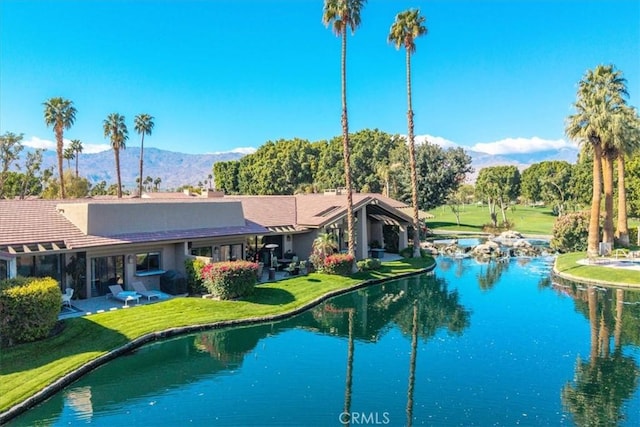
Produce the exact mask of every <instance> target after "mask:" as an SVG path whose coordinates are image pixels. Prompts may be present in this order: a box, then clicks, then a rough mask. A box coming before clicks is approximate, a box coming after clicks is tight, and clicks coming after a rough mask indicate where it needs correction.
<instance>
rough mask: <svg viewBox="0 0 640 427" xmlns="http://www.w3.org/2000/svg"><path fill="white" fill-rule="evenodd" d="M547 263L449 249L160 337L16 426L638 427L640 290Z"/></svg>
mask: <svg viewBox="0 0 640 427" xmlns="http://www.w3.org/2000/svg"><path fill="white" fill-rule="evenodd" d="M550 267H551V260H550V259H547V258H538V259H519V260H515V259H514V260H511V261H510V262H506V263H497V264H496V263H492V264H478V263H477V262H476V261H474V260H472V259H463V260H453V259H447V258H439V259H438V268H437V269H436V271H435V275H431V276H429V275H422V276H417V277H413V278H409V279H403V280H396V281H392V282H387V283H385V284H382V285H378V286H373V287H370V288H367V289H365V290H360V291H356V292H353V293H350V294H347V295H344V296H341V297H338V298H334V299H332V300H330V301H328V302H326V303H324V304H322V305H321V306H318V307H316V308H314V309H313V310H310V311H308V312H306V313H303V314H302V315H299V316H296V317H295V318H292V319H289V320H287V321H283V322H277V323H271V324H266V325H260V326H254V327H246V328H236V329H223V330H212V331H208V332H202V333H198V334H195V335H188V336H184V337H180V338H177V339H172V340H168V341H164V342H159V343H154V344H152V345H148V346H146V347H143V348H141V349H139V350H138V351H137V352H136V353H135V354H133V355H130V356H126V357H122V358H120V359H119V360H116V361H113V362H111V363H109V364H108V365H105V366H103V367H101V368H100V369H98V370H96V371H94V372H93V373H91V374H90V375H88V376H86V377H85V378H83V379H81V380H80V381H78V382H77V383H74V384H73V385H71V386H69V387H68V388H66V389H65V390H63V391H62V392H60V393H58V394H57V395H56V396H54V397H52V398H51V399H49V400H48V401H47V402H45V403H43V404H42V405H40V406H38V407H36V408H34V409H32V410H30V411H29V412H27V413H26V414H24V415H22V416H21V417H19V418H17V419H15V420H14V421H13V423H12V425H84V424H94V425H104V426H119V425H135V426H145V425H149V426H165V425H171V426H176V425H186V424H189V425H197V426H200V425H207V426H210V425H242V426H246V425H261V426H262V425H278V426H279V425H292V426H294V425H295V426H300V425H318V426H331V425H336V426H339V425H341V424H342V423H343V422H347V421H350V422H351V425H411V424H413V425H435V426H454V425H464V426H489V425H554V426H555V425H580V426H582V425H603V426H611V425H624V426H637V425H640V390H639V388H640V387H639V386H638V378H639V377H640V292H637V291H629V290H616V289H605V288H587V287H585V286H582V285H575V284H571V283H562V284H558V283H556V284H552V282H551V280H550V276H549V271H550Z"/></svg>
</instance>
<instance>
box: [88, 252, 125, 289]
mask: <svg viewBox="0 0 640 427" xmlns="http://www.w3.org/2000/svg"><path fill="white" fill-rule="evenodd" d="M123 277H124V256H123V255H119V256H107V257H99V258H92V259H91V296H92V297H97V296H100V295H106V294H107V293H109V292H110V290H109V286H111V285H122V284H123Z"/></svg>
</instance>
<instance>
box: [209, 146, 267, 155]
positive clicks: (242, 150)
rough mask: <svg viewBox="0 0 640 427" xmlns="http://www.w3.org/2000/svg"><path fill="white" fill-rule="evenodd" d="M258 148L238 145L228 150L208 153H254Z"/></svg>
mask: <svg viewBox="0 0 640 427" xmlns="http://www.w3.org/2000/svg"><path fill="white" fill-rule="evenodd" d="M256 151H257V150H256V149H255V148H253V147H237V148H233V149H231V150H227V151H215V152H213V153H206V154H224V153H239V154H253V153H255V152H256Z"/></svg>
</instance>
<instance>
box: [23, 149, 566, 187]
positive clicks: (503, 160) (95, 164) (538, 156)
mask: <svg viewBox="0 0 640 427" xmlns="http://www.w3.org/2000/svg"><path fill="white" fill-rule="evenodd" d="M27 150H30V149H29V148H28V149H27ZM25 151H26V150H25ZM466 152H467V153H468V154H469V155H470V156H471V159H472V166H473V169H474V172H473V173H472V174H471V175H470V176H469V177H467V181H469V182H474V181H475V178H476V177H477V174H478V172H479V171H480V169H482V168H485V167H489V166H497V165H515V166H517V167H518V168H519V169H520V170H521V171H522V170H523V169H526V168H527V167H528V166H529V165H531V164H533V163H537V162H541V161H545V160H565V161H568V162H569V163H575V162H576V160H577V155H578V150H577V149H572V148H562V149H559V150H547V151H538V152H534V153H525V154H523V153H515V154H500V155H494V154H489V153H483V152H479V151H473V150H469V149H466ZM139 155H140V147H135V146H132V147H128V148H127V149H126V150H123V151H121V152H120V170H121V172H120V173H121V178H122V183H123V185H124V186H125V189H133V188H135V186H136V178H137V177H138V168H139V163H138V162H139ZM244 155H246V152H239V151H228V152H221V153H213V154H186V153H179V152H174V151H167V150H161V149H158V148H153V147H149V148H145V151H144V176H145V177H147V176H150V177H151V178H153V179H156V178H160V179H161V180H162V182H161V184H160V189H161V190H166V189H174V188H177V187H180V186H182V185H187V184H190V185H197V184H198V183H204V181H205V180H207V179H208V176H209V175H210V174H211V173H212V172H211V171H212V165H213V164H214V163H215V162H219V161H228V160H237V159H240V158H241V157H243V156H244ZM23 161H24V159H22V160H21V162H23ZM51 166H53V167H54V170H55V169H56V153H55V151H53V150H47V151H45V153H44V156H43V167H44V168H47V167H51ZM70 166H71V168H72V169H73V168H75V161H74V160H72V161H71V163H70ZM64 167H65V168H67V167H68V166H67V161H66V160H65V161H64ZM78 168H79V173H80V175H81V176H84V177H86V178H88V179H89V181H90V182H91V183H92V184H96V183H98V182H100V181H106V182H107V184H108V185H109V184H112V183H115V182H116V171H115V166H114V157H113V151H110V150H108V151H102V152H99V153H92V154H85V153H81V154H80V158H79V162H78Z"/></svg>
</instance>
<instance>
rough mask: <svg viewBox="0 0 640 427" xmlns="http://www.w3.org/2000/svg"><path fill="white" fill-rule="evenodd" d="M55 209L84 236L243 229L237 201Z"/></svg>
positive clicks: (86, 205) (72, 205) (80, 205)
mask: <svg viewBox="0 0 640 427" xmlns="http://www.w3.org/2000/svg"><path fill="white" fill-rule="evenodd" d="M58 209H59V210H60V212H61V213H62V214H63V215H64V216H65V217H66V218H67V219H68V220H69V221H71V222H72V223H73V224H74V225H75V226H76V227H78V228H79V229H80V230H81V231H82V232H83V233H85V234H93V235H96V236H110V235H118V234H126V233H146V232H162V231H175V230H193V229H198V228H219V227H232V226H244V225H245V220H244V213H243V211H242V204H241V203H240V202H238V201H219V200H218V201H206V200H205V201H201V202H200V201H199V202H188V203H184V202H183V203H178V202H176V203H166V202H165V203H153V202H139V203H133V202H132V203H69V204H60V205H58Z"/></svg>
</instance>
